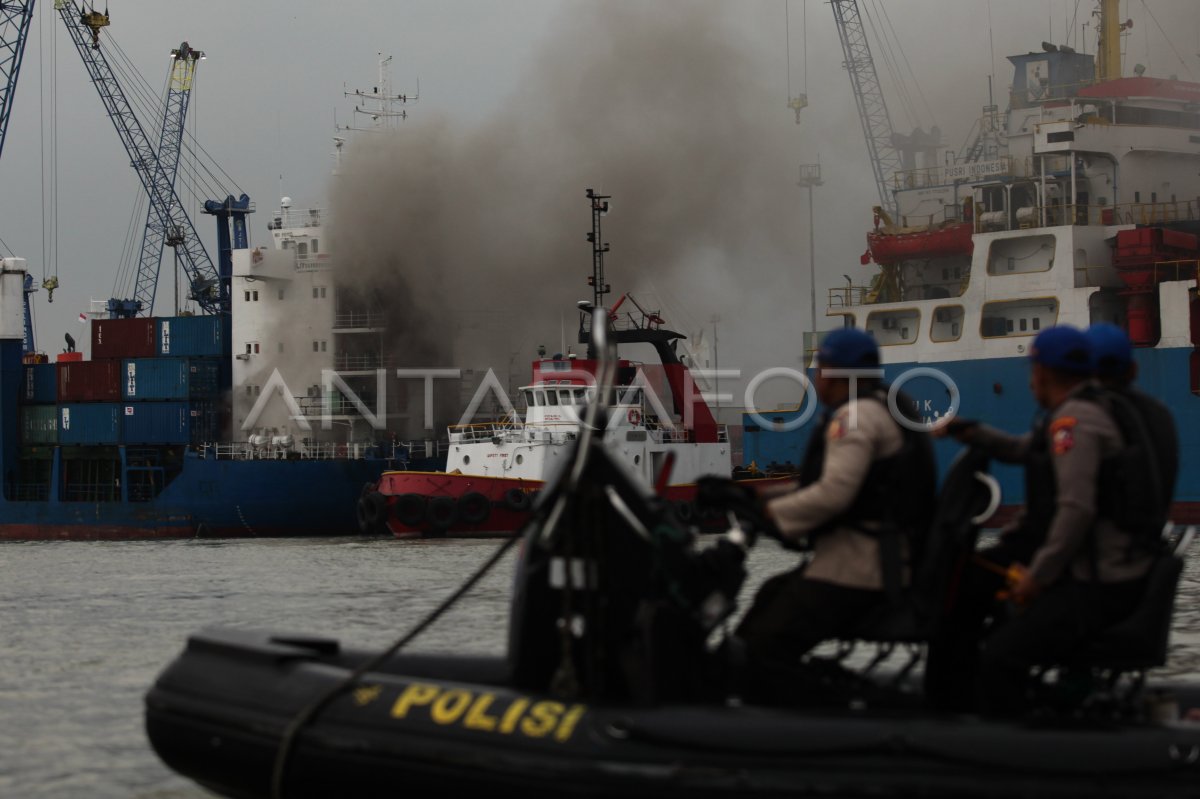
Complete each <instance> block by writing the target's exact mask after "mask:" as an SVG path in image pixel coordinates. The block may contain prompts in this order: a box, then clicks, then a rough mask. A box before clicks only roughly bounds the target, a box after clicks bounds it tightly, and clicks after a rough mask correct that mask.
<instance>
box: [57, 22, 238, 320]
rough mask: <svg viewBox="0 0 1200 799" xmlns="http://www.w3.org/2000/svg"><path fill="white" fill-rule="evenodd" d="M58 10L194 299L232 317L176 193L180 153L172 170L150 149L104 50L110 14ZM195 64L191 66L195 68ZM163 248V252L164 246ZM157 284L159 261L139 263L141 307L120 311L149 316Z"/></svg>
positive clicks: (224, 286)
mask: <svg viewBox="0 0 1200 799" xmlns="http://www.w3.org/2000/svg"><path fill="white" fill-rule="evenodd" d="M54 7H55V10H57V11H58V13H59V16H60V17H61V18H62V20H63V23H64V24H65V25H66V27H67V30H68V31H69V32H70V34H71V40H72V42H73V43H74V45H75V49H76V50H78V51H79V55H80V57H81V58H82V59H83V63H84V66H85V67H86V68H87V71H88V74H89V76H90V77H91V80H92V83H93V84H94V85H95V86H96V89H97V91H98V92H99V93H100V100H101V102H102V103H103V104H104V110H105V112H106V113H107V114H108V117H109V119H110V120H112V123H113V126H114V127H116V129H117V135H118V137H119V138H120V139H121V144H122V145H124V147H125V150H126V152H127V153H128V154H129V160H130V163H131V165H132V166H133V168H134V170H135V171H136V172H137V175H138V178H139V179H140V180H141V182H142V186H143V188H144V189H145V190H146V193H147V195H148V196H149V198H150V213H151V214H152V215H153V219H154V221H155V224H156V230H158V231H161V233H162V241H163V243H166V244H171V245H172V246H174V247H175V254H176V257H177V258H179V260H180V263H181V265H182V267H183V270H184V272H185V273H186V274H187V276H188V279H189V280H190V281H191V297H192V298H193V299H195V300H196V302H197V303H198V304H199V305H200V307H201V308H202V309H204V310H205V311H206V312H208V313H225V314H227V313H229V287H228V281H227V280H222V278H221V275H220V274H218V271H217V269H216V268H215V267H214V266H213V262H212V259H211V258H209V256H208V252H207V251H206V250H205V249H204V244H203V243H202V242H201V240H200V237H199V236H198V235H197V234H196V230H195V227H194V226H193V225H192V220H191V218H190V217H188V214H187V211H186V210H185V209H184V207H183V203H181V202H180V201H179V196H178V195H177V194H176V192H175V187H174V175H175V168H176V167H177V166H178V154H177V153H176V155H175V156H174V159H173V160H174V166H172V167H171V168H170V169H168V168H166V167H164V165H163V163H162V161H161V159H160V158H159V153H157V152H156V151H155V149H154V147H153V145H151V143H150V140H149V138H148V137H147V136H146V132H145V130H143V129H142V125H141V123H140V122H139V121H138V119H137V116H136V115H135V114H134V113H133V109H132V107H131V106H130V104H129V100H128V99H127V98H126V96H125V92H124V91H123V90H122V88H121V86H120V84H119V83H118V81H117V79H116V77H115V75H114V73H113V70H112V67H111V66H110V65H109V63H108V60H107V59H106V58H105V56H104V51H103V50H102V49H101V48H100V29H101V28H103V27H106V26H107V25H108V24H109V17H108V14H107V13H103V14H102V13H100V12H97V11H96V10H95V9H93V10H91V11H83V10H81V9H80V7H79V6H78V5H77V4H76V3H75V0H55V3H54ZM176 60H177V61H178V60H179V59H176ZM194 66H195V65H194V63H193V64H192V67H193V68H194ZM189 88H190V84H189ZM184 110H186V106H185V105H183V104H181V107H180V109H179V114H182V112H183V111H184ZM168 116H169V114H168ZM171 124H173V123H171ZM166 128H167V124H164V131H166ZM179 129H180V131H181V132H182V122H180V123H179ZM168 178H169V179H168ZM173 242H174V243H173ZM159 246H160V252H161V245H159ZM146 248H147V245H145V244H144V245H143V257H144V258H145V254H146ZM142 268H145V272H147V273H148V272H153V275H152V276H151V275H149V274H145V273H143V271H142ZM157 280H158V265H157V263H155V264H154V266H153V267H149V266H148V265H147V263H146V261H145V260H143V262H142V263H141V264H139V273H138V289H139V291H141V292H143V294H142V296H143V299H141V300H140V302H141V303H142V304H141V307H136V304H137V302H138V301H139V300H137V299H136V295H135V301H134V303H133V304H132V306H127V307H123V308H118V309H117V310H118V312H121V313H125V314H127V315H128V314H129V311H130V307H132V308H133V312H134V313H144V314H147V315H148V314H149V313H150V312H151V306H152V305H153V291H154V289H153V284H155V283H157ZM145 291H149V295H148V296H149V303H147V302H146V300H145V299H144V297H145V296H146V295H145V294H144V292H145Z"/></svg>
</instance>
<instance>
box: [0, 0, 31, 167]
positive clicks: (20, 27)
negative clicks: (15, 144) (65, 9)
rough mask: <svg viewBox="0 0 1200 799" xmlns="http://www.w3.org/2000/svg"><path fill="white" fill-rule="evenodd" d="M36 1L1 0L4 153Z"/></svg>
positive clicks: (0, 131) (0, 145) (0, 133)
mask: <svg viewBox="0 0 1200 799" xmlns="http://www.w3.org/2000/svg"><path fill="white" fill-rule="evenodd" d="M33 4H34V0H24V2H22V1H21V0H11V1H8V0H6V2H0V153H2V152H3V151H4V138H5V136H6V135H7V134H8V118H9V115H10V114H11V113H12V101H13V95H14V94H15V93H16V90H17V76H18V75H19V74H20V72H21V59H22V58H23V57H24V56H25V41H26V40H27V39H28V38H29V23H30V21H31V20H32V19H33Z"/></svg>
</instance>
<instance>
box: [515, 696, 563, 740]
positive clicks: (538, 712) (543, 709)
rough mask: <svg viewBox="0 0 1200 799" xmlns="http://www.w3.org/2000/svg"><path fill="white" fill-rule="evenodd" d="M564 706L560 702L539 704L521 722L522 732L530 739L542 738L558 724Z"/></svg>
mask: <svg viewBox="0 0 1200 799" xmlns="http://www.w3.org/2000/svg"><path fill="white" fill-rule="evenodd" d="M563 709H564V708H563V706H562V705H561V704H559V703H558V702H537V703H535V704H534V706H533V707H531V708H530V709H529V715H528V716H526V717H525V718H524V719H522V721H521V732H523V733H525V734H526V735H528V736H529V737H530V738H541V737H542V736H543V735H545V734H546V733H548V732H550V730H552V729H554V727H555V725H557V724H558V717H559V716H561V715H562V712H563Z"/></svg>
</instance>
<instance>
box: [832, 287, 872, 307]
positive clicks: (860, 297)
mask: <svg viewBox="0 0 1200 799" xmlns="http://www.w3.org/2000/svg"><path fill="white" fill-rule="evenodd" d="M870 290H871V288H870V286H835V287H834V288H831V289H829V307H830V308H853V307H854V306H857V305H866V304H867V292H868V291H870Z"/></svg>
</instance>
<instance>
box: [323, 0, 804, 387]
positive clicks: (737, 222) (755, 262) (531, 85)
mask: <svg viewBox="0 0 1200 799" xmlns="http://www.w3.org/2000/svg"><path fill="white" fill-rule="evenodd" d="M737 12H738V8H737V6H736V4H731V3H719V2H693V1H690V0H689V1H688V2H669V1H665V0H658V1H657V2H655V3H645V2H635V1H633V0H630V1H629V2H621V1H617V2H612V1H610V2H604V3H588V4H578V5H572V6H571V12H570V13H569V14H564V16H563V17H562V18H561V19H559V20H558V21H557V22H556V24H555V25H554V26H552V32H551V35H549V36H548V37H547V39H546V44H545V46H544V50H543V51H542V52H541V53H539V54H537V57H536V58H535V59H534V61H533V63H534V66H533V69H532V70H531V73H530V74H529V75H528V76H527V77H526V79H525V80H523V81H522V82H521V84H520V85H521V88H520V89H519V90H518V92H517V93H516V94H515V96H513V97H511V98H509V99H508V101H507V102H506V103H504V104H503V105H502V107H501V110H499V111H498V112H496V113H495V114H494V116H493V117H492V118H490V119H488V120H486V121H485V122H484V123H483V124H482V125H480V126H478V127H474V128H471V129H464V128H462V127H459V126H456V125H455V124H454V123H452V122H450V121H448V120H446V119H438V118H433V117H431V116H429V115H428V114H427V113H425V111H424V108H422V109H421V113H418V114H416V115H414V117H413V118H412V119H410V120H408V121H407V122H406V123H405V124H404V125H402V126H401V127H400V128H399V129H398V130H397V131H395V132H393V133H390V134H387V135H364V136H360V137H358V138H357V139H356V140H355V141H354V142H353V148H352V150H351V152H350V154H349V156H348V157H347V159H346V162H345V164H344V166H343V170H342V177H341V178H340V180H339V181H338V182H337V184H336V185H335V187H334V190H333V211H334V225H335V228H334V229H335V232H336V236H335V241H334V245H335V248H336V252H337V257H338V262H339V265H340V268H339V273H340V279H341V280H342V281H343V283H346V282H349V283H351V284H353V285H355V286H357V287H360V288H361V289H362V290H363V291H364V292H366V293H368V294H372V295H374V296H375V297H376V299H377V300H378V301H380V302H381V303H383V305H384V306H385V307H386V308H387V309H388V312H389V319H390V325H391V329H390V334H389V338H390V341H391V346H392V348H393V349H394V350H395V351H396V352H398V353H399V355H400V357H401V358H402V359H403V360H404V361H406V362H407V363H411V364H413V365H440V366H447V365H452V366H463V367H478V366H485V367H486V366H491V367H493V368H495V369H496V370H497V373H498V374H501V379H502V380H503V379H504V378H503V372H504V370H505V369H507V368H508V367H509V365H510V364H514V361H515V365H514V366H513V368H515V369H516V370H517V371H518V373H520V374H522V375H524V373H525V370H526V369H527V365H528V362H529V360H531V359H532V358H533V357H534V355H535V348H536V346H537V345H538V344H539V343H543V344H545V345H546V346H547V348H548V349H549V351H550V352H555V351H557V350H559V349H560V346H559V341H560V339H559V331H560V325H562V324H563V323H564V321H565V330H566V335H565V338H566V341H567V343H568V344H571V343H573V340H574V338H575V336H574V329H575V326H576V316H575V310H574V304H575V302H576V301H577V300H580V299H590V298H591V289H590V288H589V287H588V285H587V283H586V278H587V276H588V275H590V274H591V250H590V245H589V244H588V243H587V242H586V240H585V234H586V232H587V231H588V230H590V226H591V217H590V210H589V205H588V202H587V200H586V199H585V197H584V191H585V189H586V188H593V189H595V190H596V191H598V192H601V193H603V194H609V195H612V198H613V199H612V211H611V213H610V214H609V215H607V216H606V217H605V218H604V231H603V234H604V239H605V240H606V241H608V242H610V243H611V244H612V251H611V252H610V253H609V255H608V256H607V258H606V269H607V278H608V282H609V283H610V284H611V285H612V287H613V295H611V296H610V297H609V298H607V299H608V303H609V304H611V303H612V302H614V301H615V300H616V299H617V297H619V296H620V294H621V293H622V292H625V291H632V292H633V293H634V294H635V296H639V295H640V294H642V293H644V295H645V296H647V297H650V299H649V301H648V304H649V305H651V306H656V302H655V300H656V299H661V300H662V301H663V302H667V303H670V304H672V305H679V306H682V307H684V308H685V310H686V313H687V314H689V315H691V317H692V318H693V319H699V320H701V321H702V322H707V321H708V317H709V315H710V314H712V313H721V314H723V325H724V324H725V323H731V322H733V320H734V318H735V317H739V318H744V319H745V327H744V330H745V334H746V336H747V341H748V339H749V336H750V331H752V330H753V331H757V332H755V333H754V338H755V340H756V341H758V342H761V341H763V340H764V339H766V338H767V337H768V336H770V335H771V331H770V326H772V325H775V324H777V323H778V322H779V321H780V317H782V316H783V315H785V314H787V313H788V309H790V308H791V307H792V306H793V300H794V299H795V297H794V294H793V291H794V288H795V281H793V280H791V279H786V278H785V272H786V270H787V269H788V268H789V267H788V266H787V264H789V263H793V262H794V261H795V253H797V252H798V251H799V245H800V242H801V241H802V239H800V238H799V232H798V231H797V230H796V229H795V227H796V225H795V220H796V218H797V208H799V207H800V206H799V203H800V195H799V192H798V191H797V190H796V188H795V171H794V170H795V166H794V157H793V156H792V155H791V154H790V151H791V150H792V149H793V148H792V146H791V145H793V144H794V143H795V138H796V136H797V133H796V130H795V128H794V127H792V126H791V125H790V123H789V120H788V119H787V117H788V112H787V111H786V109H785V108H784V107H783V104H784V102H785V99H786V98H782V97H780V96H778V93H777V89H775V88H774V86H773V85H772V84H773V83H774V82H773V81H771V80H769V77H775V76H777V73H778V70H779V67H778V66H777V65H775V64H773V63H765V59H764V58H763V57H761V56H760V55H759V54H758V53H757V52H756V50H755V48H754V46H753V45H751V44H750V43H749V40H748V39H747V38H746V37H745V35H744V34H742V33H740V32H739V31H738V28H737V25H736V20H735V17H734V16H733V15H736V14H737ZM775 82H777V81H775ZM667 321H668V323H669V324H670V325H671V326H672V327H674V328H675V329H679V330H682V331H684V332H687V330H688V327H687V324H686V323H685V322H684V321H681V320H679V319H672V318H668V319H667ZM734 330H735V328H729V329H728V332H727V328H726V327H724V326H723V327H722V334H721V339H722V346H723V347H724V346H725V344H726V342H727V341H729V342H731V343H732V342H734V340H735V339H736V338H738V335H737V334H736V333H735V332H734ZM788 332H789V333H790V332H791V331H790V330H788ZM747 346H749V345H747ZM797 346H798V342H796V340H795V339H794V338H790V339H788V340H785V342H784V346H783V350H784V351H786V352H787V353H789V354H790V355H789V357H788V361H789V362H791V361H794V356H795V354H796V350H797ZM578 349H579V348H578V347H576V350H577V351H578ZM724 362H725V354H724V351H723V352H722V363H723V364H724Z"/></svg>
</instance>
